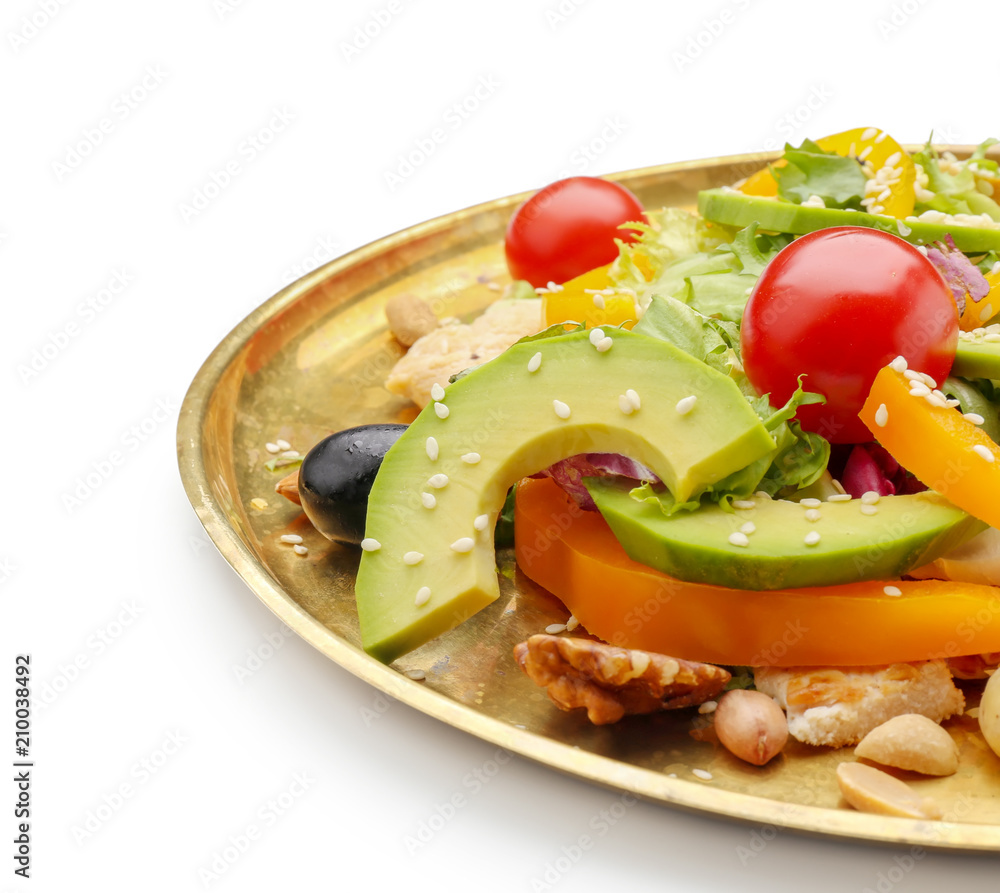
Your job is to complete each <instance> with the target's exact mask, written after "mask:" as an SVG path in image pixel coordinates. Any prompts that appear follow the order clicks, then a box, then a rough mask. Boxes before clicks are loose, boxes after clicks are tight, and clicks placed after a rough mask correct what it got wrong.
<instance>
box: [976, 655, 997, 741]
mask: <svg viewBox="0 0 1000 893" xmlns="http://www.w3.org/2000/svg"><path fill="white" fill-rule="evenodd" d="M979 728H980V729H981V730H982V733H983V737H984V738H985V739H986V743H987V744H988V745H989V746H990V747H991V748H993V752H994V753H995V754H997V755H1000V670H998V671H997V672H995V673H994V674H993V675H992V676H990V678H989V681H988V682H987V683H986V688H984V689H983V697H982V700H981V701H980V702H979Z"/></svg>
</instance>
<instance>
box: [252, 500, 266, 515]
mask: <svg viewBox="0 0 1000 893" xmlns="http://www.w3.org/2000/svg"><path fill="white" fill-rule="evenodd" d="M250 507H251V508H255V509H257V511H258V512H262V511H264V509H266V508H267V500H266V499H261V498H260V497H259V496H255V497H254V498H253V499H251V500H250Z"/></svg>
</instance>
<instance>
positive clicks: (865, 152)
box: [858, 127, 874, 161]
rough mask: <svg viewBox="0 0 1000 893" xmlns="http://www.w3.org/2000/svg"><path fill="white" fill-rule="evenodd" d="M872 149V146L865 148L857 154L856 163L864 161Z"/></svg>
mask: <svg viewBox="0 0 1000 893" xmlns="http://www.w3.org/2000/svg"><path fill="white" fill-rule="evenodd" d="M868 130H871V128H870V127H869V128H868ZM867 132H868V131H867V130H866V131H865V133H867ZM862 139H864V137H862ZM873 148H874V146H865V147H864V148H863V149H862V150H861V152H860V153H859V154H858V161H864V160H865V159H866V158H867V157H868V156H869V155H871V154H872V149H873Z"/></svg>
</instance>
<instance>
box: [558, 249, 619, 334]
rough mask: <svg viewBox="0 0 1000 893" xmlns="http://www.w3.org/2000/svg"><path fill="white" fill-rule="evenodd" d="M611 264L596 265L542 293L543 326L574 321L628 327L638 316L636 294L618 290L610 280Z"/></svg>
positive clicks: (588, 324) (587, 324) (594, 324)
mask: <svg viewBox="0 0 1000 893" xmlns="http://www.w3.org/2000/svg"><path fill="white" fill-rule="evenodd" d="M610 267H611V265H610V264H608V265H607V266H603V267H597V268H595V269H593V270H589V271H587V272H586V273H583V274H581V275H580V276H577V277H576V278H575V279H570V280H569V281H568V282H566V283H564V284H563V286H562V287H561V288H560V289H559V290H558V291H553V292H549V293H548V294H544V295H543V296H542V319H543V320H544V323H545V325H546V326H554V325H556V323H560V322H566V321H573V322H582V323H584V324H585V325H586V326H587V327H588V328H590V327H593V326H621V325H624V327H625V328H626V329H631V328H632V326H634V325H635V323H636V321H637V320H638V318H639V315H638V311H637V310H636V306H635V296H634V295H633V294H632V293H630V292H624V291H618V290H616V289H615V284H614V283H613V282H612V281H611V276H610V275H609V272H608V271H609V269H610ZM599 292H603V293H600V294H599Z"/></svg>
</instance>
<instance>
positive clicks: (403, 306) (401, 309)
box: [385, 295, 438, 347]
mask: <svg viewBox="0 0 1000 893" xmlns="http://www.w3.org/2000/svg"><path fill="white" fill-rule="evenodd" d="M385 318H386V319H387V320H388V322H389V329H390V331H391V332H392V334H393V335H394V336H395V337H396V340H397V341H398V342H399V343H400V344H404V345H406V346H407V347H409V346H410V345H411V344H413V342H414V341H416V340H417V339H418V338H423V336H424V335H426V334H428V333H429V332H433V331H434V330H435V329H436V328H437V327H438V318H437V316H435V315H434V311H433V310H432V309H431V307H430V305H429V304H428V303H427V302H426V301H422V300H421V299H420V298H418V297H417V296H416V295H396V297H394V298H390V299H389V300H388V301H387V302H386V305H385Z"/></svg>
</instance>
